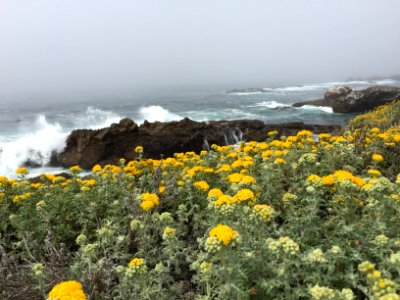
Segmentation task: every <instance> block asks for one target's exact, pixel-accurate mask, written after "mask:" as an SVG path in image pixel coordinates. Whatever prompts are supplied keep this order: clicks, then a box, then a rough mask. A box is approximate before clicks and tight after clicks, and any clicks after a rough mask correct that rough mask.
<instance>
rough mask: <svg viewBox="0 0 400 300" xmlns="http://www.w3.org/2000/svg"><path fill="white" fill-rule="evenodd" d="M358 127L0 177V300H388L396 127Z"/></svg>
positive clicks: (398, 240)
mask: <svg viewBox="0 0 400 300" xmlns="http://www.w3.org/2000/svg"><path fill="white" fill-rule="evenodd" d="M367 119H369V120H372V119H371V118H367ZM360 120H361V119H360V118H359V119H357V121H355V122H354V123H352V126H353V129H352V131H346V132H344V133H343V135H341V136H331V135H330V134H320V135H318V136H315V135H313V134H312V133H311V132H309V131H300V132H298V133H297V135H296V136H288V137H283V136H282V137H280V138H277V136H276V134H277V132H269V133H266V136H265V142H260V143H257V142H248V143H242V144H240V145H238V146H237V147H234V146H217V145H213V146H212V150H211V151H203V152H201V153H199V154H196V153H192V152H188V153H177V154H175V156H174V157H172V158H166V159H163V160H153V159H143V158H142V155H143V151H145V149H142V148H141V147H137V148H136V149H132V151H135V152H136V155H137V160H134V161H130V162H127V161H125V160H124V159H121V160H120V163H119V165H107V166H104V167H101V166H99V165H97V166H95V167H94V168H93V170H92V174H91V175H90V176H88V177H80V176H79V174H80V172H81V170H80V168H79V167H78V166H76V167H73V168H71V169H70V172H71V174H72V177H71V178H64V177H61V176H54V175H50V174H43V175H42V176H41V180H40V182H36V183H32V182H31V181H29V180H27V179H26V176H27V175H28V172H29V171H28V170H26V169H24V168H21V169H18V170H17V173H18V174H19V180H11V179H8V178H6V177H0V203H1V204H0V232H1V240H0V259H1V261H0V293H1V296H2V298H4V299H51V300H56V299H57V300H61V299H63V300H64V299H65V300H66V299H315V300H318V299H321V300H322V299H328V300H329V299H335V300H351V299H376V300H377V299H379V300H389V299H400V296H399V295H398V294H399V293H400V287H399V284H400V277H399V275H400V235H399V232H400V176H397V175H398V173H399V172H400V170H399V165H400V164H399V159H400V158H399V154H400V128H398V127H395V126H394V127H393V126H392V127H390V126H378V127H368V126H366V125H365V124H362V127H360V126H358V127H357V124H358V123H359V122H361V121H360ZM385 124H386V123H385Z"/></svg>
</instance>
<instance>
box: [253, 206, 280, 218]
mask: <svg viewBox="0 0 400 300" xmlns="http://www.w3.org/2000/svg"><path fill="white" fill-rule="evenodd" d="M253 214H254V215H255V216H257V217H260V218H261V219H262V220H266V221H271V220H272V219H273V217H274V216H275V209H274V208H273V207H271V206H269V205H267V204H257V205H254V207H253Z"/></svg>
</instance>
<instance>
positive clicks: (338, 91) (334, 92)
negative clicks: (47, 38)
mask: <svg viewBox="0 0 400 300" xmlns="http://www.w3.org/2000/svg"><path fill="white" fill-rule="evenodd" d="M351 91H352V89H351V88H349V87H348V86H335V87H331V88H328V89H327V90H326V91H325V94H324V98H325V99H337V98H339V97H345V96H347V95H348V94H350V93H351Z"/></svg>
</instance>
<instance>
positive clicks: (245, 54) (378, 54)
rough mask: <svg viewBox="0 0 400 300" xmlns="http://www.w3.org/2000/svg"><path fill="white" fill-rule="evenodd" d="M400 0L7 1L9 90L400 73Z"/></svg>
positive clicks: (5, 89) (3, 22) (266, 82)
mask: <svg viewBox="0 0 400 300" xmlns="http://www.w3.org/2000/svg"><path fill="white" fill-rule="evenodd" d="M399 11H400V1H399V0H273V1H272V0H259V1H258V0H252V1H250V0H243V1H235V0H201V1H191V0H180V1H179V0H140V1H139V0H138V1H135V0H108V1H106V0H0V94H10V95H12V94H19V93H23V94H30V93H31V94H40V93H60V94H62V93H80V92H82V93H84V92H102V91H110V90H112V91H118V90H126V89H128V90H129V89H135V88H140V87H165V86H167V87H168V86H172V87H185V86H186V87H187V86H207V85H212V86H218V85H223V86H229V87H231V88H234V87H247V86H261V87H266V86H270V85H282V84H285V83H291V84H293V83H299V84H300V83H307V82H323V81H327V80H337V79H347V78H349V77H368V76H373V75H383V76H387V75H390V74H399V73H400V57H399V53H400V31H399V30H400V18H399Z"/></svg>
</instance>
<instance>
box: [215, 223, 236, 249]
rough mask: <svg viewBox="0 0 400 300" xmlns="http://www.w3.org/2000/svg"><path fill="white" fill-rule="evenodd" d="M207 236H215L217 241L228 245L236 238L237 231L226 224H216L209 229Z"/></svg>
mask: <svg viewBox="0 0 400 300" xmlns="http://www.w3.org/2000/svg"><path fill="white" fill-rule="evenodd" d="M209 236H210V237H211V238H212V237H214V238H216V239H217V240H218V241H219V242H221V243H223V244H224V245H225V246H228V245H229V244H230V243H232V242H233V241H235V240H236V239H237V238H238V236H239V233H238V232H237V231H236V230H233V229H232V228H231V227H229V226H227V225H222V224H218V225H217V226H215V227H214V228H213V229H211V231H210V233H209Z"/></svg>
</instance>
